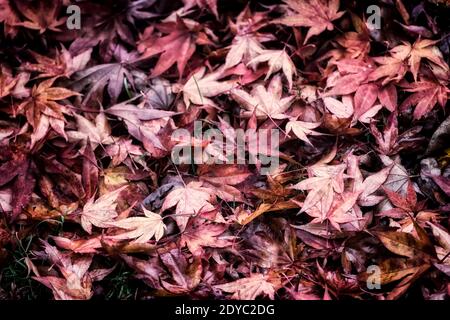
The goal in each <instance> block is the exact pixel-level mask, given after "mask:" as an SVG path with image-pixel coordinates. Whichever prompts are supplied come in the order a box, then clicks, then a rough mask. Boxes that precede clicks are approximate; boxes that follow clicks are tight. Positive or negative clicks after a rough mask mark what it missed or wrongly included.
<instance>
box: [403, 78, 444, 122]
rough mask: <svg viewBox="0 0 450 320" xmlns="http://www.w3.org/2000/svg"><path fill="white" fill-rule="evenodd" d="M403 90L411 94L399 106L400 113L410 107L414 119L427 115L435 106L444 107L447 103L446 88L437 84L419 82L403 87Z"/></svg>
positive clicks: (428, 81)
mask: <svg viewBox="0 0 450 320" xmlns="http://www.w3.org/2000/svg"><path fill="white" fill-rule="evenodd" d="M403 88H404V89H405V90H406V91H408V92H412V93H413V94H412V95H410V96H409V97H408V98H406V99H405V100H404V101H403V103H402V104H401V105H400V111H404V110H406V109H407V108H409V107H411V106H414V105H415V106H416V108H415V109H414V113H413V116H414V119H420V118H422V117H423V116H425V115H426V114H427V113H429V112H430V111H431V110H432V109H433V108H434V106H435V105H436V104H439V105H440V106H441V107H444V106H445V104H446V102H447V94H448V92H449V90H448V89H447V87H446V86H445V85H443V84H441V83H439V82H436V81H430V80H425V79H423V80H421V81H418V82H414V83H411V84H407V85H404V86H403Z"/></svg>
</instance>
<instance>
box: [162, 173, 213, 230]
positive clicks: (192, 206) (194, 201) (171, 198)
mask: <svg viewBox="0 0 450 320" xmlns="http://www.w3.org/2000/svg"><path fill="white" fill-rule="evenodd" d="M213 195H214V192H213V190H211V189H208V188H205V187H203V186H202V182H196V181H192V182H190V183H188V184H187V185H185V186H183V187H180V188H177V189H175V190H173V191H171V192H170V193H169V194H168V195H167V197H166V199H165V200H164V203H163V205H162V208H161V212H163V211H165V210H167V209H169V208H172V207H175V206H176V209H175V213H176V216H175V221H176V222H177V224H178V227H179V228H180V230H181V231H184V230H185V229H186V225H187V223H188V221H189V218H190V217H191V216H194V215H196V214H199V213H201V212H204V211H212V210H213V209H214V206H213V205H212V203H213Z"/></svg>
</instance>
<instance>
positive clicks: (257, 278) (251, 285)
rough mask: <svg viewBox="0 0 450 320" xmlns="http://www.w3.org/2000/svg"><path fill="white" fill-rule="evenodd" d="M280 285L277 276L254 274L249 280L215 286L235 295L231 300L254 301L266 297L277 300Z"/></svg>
mask: <svg viewBox="0 0 450 320" xmlns="http://www.w3.org/2000/svg"><path fill="white" fill-rule="evenodd" d="M280 285H281V283H280V279H279V278H278V277H277V276H275V275H270V274H269V275H263V274H258V273H257V274H252V275H251V276H250V277H248V278H243V279H239V280H236V281H233V282H230V283H226V284H220V285H215V286H214V287H215V288H217V289H220V290H222V291H225V292H229V293H233V295H232V296H231V299H238V300H254V299H255V298H256V297H258V296H261V295H264V296H268V297H269V299H272V300H273V299H274V298H275V291H276V290H277V289H278V288H279V287H280Z"/></svg>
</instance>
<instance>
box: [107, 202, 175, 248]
mask: <svg viewBox="0 0 450 320" xmlns="http://www.w3.org/2000/svg"><path fill="white" fill-rule="evenodd" d="M142 210H143V211H144V215H145V217H131V218H126V219H123V220H117V221H114V222H111V223H110V224H109V225H110V226H111V227H116V228H120V229H125V230H130V231H127V232H124V233H119V234H117V235H115V236H111V237H110V238H111V239H114V240H124V239H134V240H133V242H136V243H145V242H147V241H149V240H150V239H151V238H153V237H155V240H156V241H158V240H160V239H161V238H162V236H163V235H164V230H165V229H166V226H165V224H164V222H163V218H162V217H161V216H160V215H159V214H157V213H154V212H151V211H150V210H147V209H145V208H144V207H143V208H142Z"/></svg>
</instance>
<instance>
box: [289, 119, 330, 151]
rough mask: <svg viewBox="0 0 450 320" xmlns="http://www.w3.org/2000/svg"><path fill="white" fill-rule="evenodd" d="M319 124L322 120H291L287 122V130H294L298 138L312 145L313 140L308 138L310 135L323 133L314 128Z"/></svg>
mask: <svg viewBox="0 0 450 320" xmlns="http://www.w3.org/2000/svg"><path fill="white" fill-rule="evenodd" d="M319 126H320V122H304V121H298V120H295V121H289V122H288V123H287V124H286V132H287V133H289V132H290V131H291V130H292V131H293V132H294V134H295V135H296V136H297V138H299V139H300V140H302V141H304V142H306V143H308V144H309V145H311V146H312V143H311V141H309V139H308V135H313V136H318V135H321V134H323V133H320V132H316V131H314V130H312V129H315V128H317V127H319Z"/></svg>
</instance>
